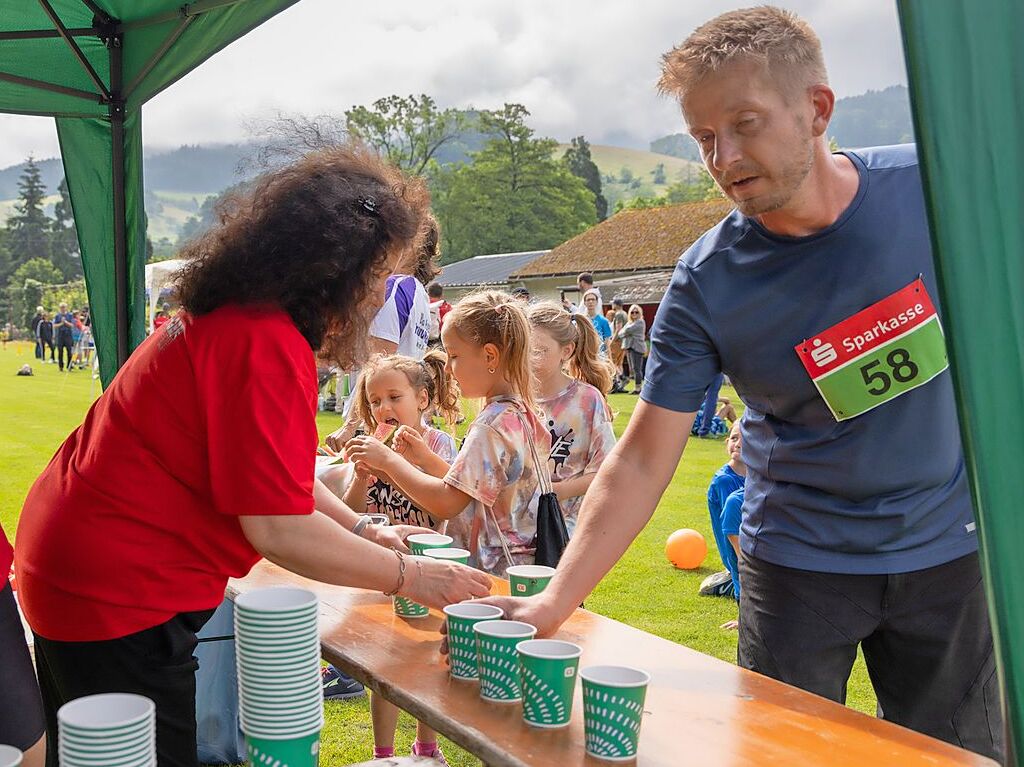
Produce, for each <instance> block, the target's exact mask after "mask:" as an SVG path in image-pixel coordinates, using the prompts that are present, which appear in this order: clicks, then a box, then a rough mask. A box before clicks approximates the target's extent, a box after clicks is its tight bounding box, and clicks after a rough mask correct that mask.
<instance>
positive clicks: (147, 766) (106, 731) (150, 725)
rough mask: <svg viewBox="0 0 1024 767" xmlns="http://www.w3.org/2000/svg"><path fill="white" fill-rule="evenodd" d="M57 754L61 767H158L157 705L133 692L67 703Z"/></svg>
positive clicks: (62, 713) (60, 713)
mask: <svg viewBox="0 0 1024 767" xmlns="http://www.w3.org/2000/svg"><path fill="white" fill-rule="evenodd" d="M57 754H58V757H59V759H60V764H61V767H101V766H102V767H155V765H156V706H154V705H153V701H151V700H150V699H149V698H146V697H143V696H142V695H131V694H129V693H104V694H101V695H87V696H85V697H84V698H78V699H76V700H73V701H71V702H70V703H65V704H64V705H63V706H61V707H60V709H59V710H58V711H57ZM14 764H18V762H17V761H16V762H14Z"/></svg>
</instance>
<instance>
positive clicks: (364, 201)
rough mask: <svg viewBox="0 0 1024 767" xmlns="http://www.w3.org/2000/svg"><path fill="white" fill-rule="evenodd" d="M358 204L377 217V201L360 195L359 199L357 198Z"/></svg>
mask: <svg viewBox="0 0 1024 767" xmlns="http://www.w3.org/2000/svg"><path fill="white" fill-rule="evenodd" d="M356 202H358V203H359V204H360V205H362V206H363V208H365V209H366V211H367V212H368V213H373V214H374V215H377V201H376V200H375V199H374V198H373V197H370V196H364V195H359V197H357V198H356Z"/></svg>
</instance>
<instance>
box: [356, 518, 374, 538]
mask: <svg viewBox="0 0 1024 767" xmlns="http://www.w3.org/2000/svg"><path fill="white" fill-rule="evenodd" d="M368 524H370V518H369V517H365V516H364V517H360V518H359V521H358V522H356V523H355V524H354V525H352V534H353V535H362V534H363V530H365V529H366V526H367V525H368Z"/></svg>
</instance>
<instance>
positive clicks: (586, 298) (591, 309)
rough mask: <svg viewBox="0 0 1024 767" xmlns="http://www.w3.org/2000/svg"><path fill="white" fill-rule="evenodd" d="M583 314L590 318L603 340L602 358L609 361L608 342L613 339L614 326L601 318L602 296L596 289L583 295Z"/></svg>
mask: <svg viewBox="0 0 1024 767" xmlns="http://www.w3.org/2000/svg"><path fill="white" fill-rule="evenodd" d="M583 313H584V314H586V316H587V317H589V318H590V322H591V323H592V324H593V326H594V330H596V331H597V335H598V336H599V337H600V338H601V357H602V358H603V359H608V341H609V340H610V339H611V337H612V326H611V325H609V324H608V320H606V319H605V318H604V317H602V316H601V294H600V293H598V292H597V289H596V288H591V289H590V290H588V291H587V292H586V293H584V294H583Z"/></svg>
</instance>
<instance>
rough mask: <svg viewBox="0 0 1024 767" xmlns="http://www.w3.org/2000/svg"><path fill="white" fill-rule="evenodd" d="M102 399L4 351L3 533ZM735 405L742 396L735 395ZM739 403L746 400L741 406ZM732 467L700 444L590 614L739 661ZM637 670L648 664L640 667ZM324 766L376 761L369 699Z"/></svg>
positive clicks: (0, 393) (335, 738) (338, 736)
mask: <svg viewBox="0 0 1024 767" xmlns="http://www.w3.org/2000/svg"><path fill="white" fill-rule="evenodd" d="M24 362H30V363H32V364H33V367H34V369H35V371H36V375H35V376H34V377H32V378H18V377H16V376H15V375H14V373H15V371H16V370H17V368H18V367H19V366H20V365H21V364H22V363H24ZM98 394H99V387H98V385H97V382H95V381H93V380H92V377H91V375H90V374H88V373H86V372H84V371H75V372H72V373H64V374H60V373H59V372H58V371H57V366H56V365H38V364H36V361H35V360H34V359H32V351H31V347H29V346H28V345H27V344H23V345H18V344H8V347H7V349H6V350H5V351H2V352H0V401H2V402H3V403H4V404H3V419H2V423H0V444H2V445H3V446H4V448H5V453H6V455H5V467H6V474H7V476H6V481H4V482H3V483H0V524H2V525H3V527H4V529H5V530H6V531H7V534H8V536H11V537H13V534H14V529H15V526H16V524H17V518H18V514H19V513H20V511H21V504H22V502H23V500H24V498H25V494H26V493H27V492H28V489H29V487H30V486H31V484H32V482H33V480H34V479H35V477H36V475H37V474H38V473H39V472H40V471H41V470H42V469H43V467H44V466H45V465H46V463H47V461H49V459H50V456H51V455H52V454H53V452H54V451H55V450H56V448H57V447H58V445H59V444H60V442H61V441H62V440H63V439H64V438H65V437H66V436H67V434H68V433H69V432H70V431H71V430H72V429H73V428H74V427H75V426H77V425H78V423H80V422H81V420H82V417H83V415H84V414H85V411H86V409H87V408H88V405H89V403H90V402H92V400H93V399H95V397H96V396H98ZM729 394H730V396H734V393H733V392H729ZM734 401H737V400H736V398H735V397H734ZM635 404H636V397H631V396H629V395H613V397H612V406H613V408H614V409H615V410H616V411H617V417H616V419H615V432H616V434H617V435H618V434H621V433H622V431H623V429H624V428H625V426H626V423H627V422H628V421H629V416H630V414H631V413H632V411H633V407H634V406H635ZM317 423H318V426H319V429H320V433H321V435H324V434H326V433H328V432H330V431H333V430H334V429H336V428H337V427H338V425H339V424H340V417H339V416H337V415H334V414H327V413H321V414H320V415H319V417H318V418H317ZM724 461H725V450H724V447H723V443H722V442H721V441H719V440H692V441H691V442H690V443H689V445H688V446H687V449H686V455H685V457H684V458H683V461H682V462H681V463H680V466H679V468H678V469H677V470H676V474H675V477H674V478H673V480H672V484H671V485H670V486H669V488H668V490H667V491H666V493H665V495H664V497H663V498H662V500H661V503H660V504H659V506H658V509H657V511H656V512H655V514H654V518H653V519H652V520H651V523H650V524H649V525H648V526H647V528H646V529H645V530H644V531H643V532H642V533H641V534H640V536H639V537H638V538H637V539H636V540H635V541H634V542H633V544H632V545H631V546H630V548H629V550H628V551H627V552H626V555H625V556H624V557H623V558H622V560H621V561H620V562H619V563H618V564H617V565H616V566H615V568H613V569H612V571H611V572H610V573H609V574H608V575H607V576H606V577H605V578H604V580H603V581H601V583H600V585H599V586H598V587H597V589H595V591H594V593H593V594H592V595H591V597H590V598H589V599H588V600H587V607H588V608H589V609H591V610H594V611H596V612H599V613H601V614H603V615H607V616H609V617H611V618H615V619H617V620H620V621H623V622H624V623H629V624H630V625H633V626H636V627H638V628H641V629H643V630H644V631H649V632H650V633H652V634H657V635H658V636H661V637H664V638H666V639H670V640H672V641H674V642H680V643H681V644H685V645H687V646H688V647H692V648H694V649H695V650H698V651H700V652H703V653H707V654H708V655H712V656H714V657H716V658H720V659H722V660H726V661H729V662H735V659H736V632H734V631H731V632H727V631H722V630H721V629H719V626H720V625H721V624H722V623H724V622H725V621H727V620H729V619H731V618H735V617H736V607H735V604H734V603H732V602H731V601H730V600H726V599H714V598H708V597H700V596H698V595H697V587H698V585H699V584H700V582H701V580H702V579H703V578H704V577H705V576H707V575H708V574H709V573H712V572H715V571H717V570H720V569H721V563H720V562H719V561H718V558H717V554H716V553H715V552H714V542H713V537H712V535H711V531H710V525H709V520H708V512H707V505H706V501H705V494H706V492H707V485H708V481H709V480H710V478H711V475H712V474H714V472H715V471H716V470H717V469H718V467H719V466H721V465H722V463H723V462H724ZM681 527H691V528H694V529H696V530H699V531H700V532H701V533H703V534H704V536H705V538H706V539H707V541H708V542H709V544H710V546H711V551H710V552H709V553H708V557H707V559H706V560H705V562H704V566H703V567H701V568H700V569H698V570H693V571H682V570H676V569H675V568H673V567H672V566H671V565H670V564H669V563H668V561H667V560H666V559H665V556H664V551H663V549H664V544H665V539H666V538H667V537H668V535H669V533H671V532H672V531H673V530H676V529H678V528H681ZM636 663H637V665H643V664H642V660H641V659H637V660H636ZM849 698H850V699H849V703H850V705H851V706H853V707H854V708H856V709H858V710H860V711H864V712H868V713H874V710H875V699H874V694H873V692H872V690H871V685H870V682H869V681H868V677H867V673H866V670H865V668H864V664H863V661H862V660H858V662H857V665H856V666H855V668H854V673H853V677H852V678H851V680H850V684H849ZM413 735H414V732H413V723H412V720H411V718H409V717H403V719H402V721H401V724H400V731H399V735H398V740H397V745H398V750H399V753H402V750H403V749H405V748H408V745H409V744H410V743H411V742H412V739H413ZM323 746H324V750H323V753H324V755H325V757H326V758H325V760H324V763H325V764H348V763H352V762H358V761H362V760H364V759H367V758H369V756H370V749H371V748H372V736H371V729H370V715H369V706H368V704H367V702H366V699H365V698H364V699H361V700H357V701H351V702H339V703H328V704H327V724H326V727H325V728H324V733H323ZM445 753H446V754H447V756H448V759H449V761H450V762H451V763H452V764H453V765H476V764H479V762H478V761H477V760H476V759H474V758H473V757H471V756H469V755H468V754H466V753H465V752H463V751H462V750H461V749H459V748H457V747H456V746H454V745H451V744H447V745H446V746H445Z"/></svg>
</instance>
